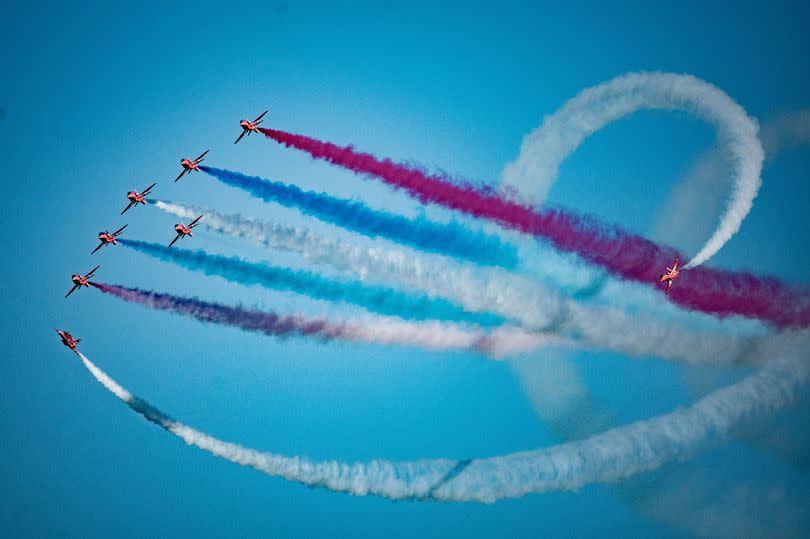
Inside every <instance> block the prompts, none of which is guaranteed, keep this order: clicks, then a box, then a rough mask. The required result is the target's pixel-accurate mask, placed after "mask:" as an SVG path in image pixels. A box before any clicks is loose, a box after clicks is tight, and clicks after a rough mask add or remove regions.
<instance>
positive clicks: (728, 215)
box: [503, 73, 765, 268]
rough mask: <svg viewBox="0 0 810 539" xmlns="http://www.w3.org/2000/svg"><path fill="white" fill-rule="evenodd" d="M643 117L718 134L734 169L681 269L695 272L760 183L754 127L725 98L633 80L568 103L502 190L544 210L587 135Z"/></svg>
mask: <svg viewBox="0 0 810 539" xmlns="http://www.w3.org/2000/svg"><path fill="white" fill-rule="evenodd" d="M640 109H665V110H673V109H675V110H683V111H686V112H689V113H692V114H695V115H697V116H699V117H700V118H703V119H705V120H707V121H708V122H710V123H711V124H713V125H714V126H715V127H716V128H717V133H718V140H719V142H720V145H721V146H722V147H723V148H724V150H725V152H724V153H727V154H728V155H729V156H730V158H731V160H732V161H733V163H734V167H733V169H732V177H733V183H734V189H733V191H732V194H731V198H730V199H729V203H728V206H727V208H726V211H725V213H724V215H723V216H722V218H721V220H720V223H719V225H718V227H717V228H716V229H715V231H714V233H713V234H712V236H711V237H710V238H709V240H708V241H707V242H706V244H705V245H704V246H703V247H702V248H701V249H700V251H698V253H697V254H696V255H695V257H694V258H693V259H692V260H691V261H690V262H689V263H688V264H687V265H686V267H687V268H690V267H695V266H698V265H700V264H702V263H703V262H705V261H706V260H708V259H709V258H711V257H712V255H714V254H715V253H716V252H717V251H719V250H720V248H721V247H722V246H723V245H724V244H725V243H726V242H727V241H728V240H729V239H730V238H731V237H732V236H733V235H734V234H735V233H736V232H737V231H738V230H739V229H740V225H741V224H742V221H743V219H745V216H746V215H748V212H749V211H751V207H752V206H753V202H754V198H756V196H757V192H758V191H759V187H760V185H761V184H762V180H761V179H760V177H759V175H760V172H761V170H762V162H763V160H764V155H765V154H764V151H763V149H762V144H761V143H760V141H759V138H758V137H757V124H756V122H755V121H754V120H753V119H751V118H750V117H749V116H748V115H747V114H746V112H745V110H744V109H743V108H742V107H741V106H740V105H738V104H737V103H736V102H735V101H734V100H733V99H731V98H730V97H729V96H728V95H727V94H725V93H724V92H723V91H722V90H720V89H719V88H717V87H716V86H713V85H711V84H709V83H707V82H705V81H703V80H700V79H698V78H696V77H693V76H691V75H677V74H674V73H630V74H627V75H622V76H620V77H617V78H615V79H613V80H611V81H608V82H605V83H603V84H600V85H598V86H594V87H593V88H588V89H587V90H584V91H582V92H580V94H579V95H578V96H576V97H574V98H573V99H571V100H570V101H568V102H567V103H566V104H565V105H564V106H563V107H562V108H561V109H560V110H558V111H557V112H555V113H554V114H552V115H551V116H548V117H546V118H545V119H544V120H543V124H542V125H541V126H540V127H538V128H537V129H535V130H534V131H532V132H531V133H529V134H528V135H527V136H526V137H525V138H524V140H523V144H522V146H521V149H520V155H519V156H518V158H517V159H516V160H515V161H514V162H513V163H511V164H510V165H508V166H507V167H506V169H504V173H503V180H504V182H505V183H506V184H508V185H510V186H514V187H517V188H519V189H520V190H521V191H522V192H524V193H525V192H528V193H531V195H532V197H531V198H532V201H533V202H535V203H538V202H542V201H543V200H544V199H545V197H546V194H547V192H548V188H549V187H550V186H551V182H553V181H554V178H555V177H556V176H557V171H558V169H559V166H560V164H561V163H562V162H563V161H564V160H565V158H566V157H568V156H569V155H570V154H571V153H572V152H573V151H574V150H576V148H577V147H578V146H579V145H580V144H581V143H582V141H583V140H584V139H585V138H586V137H587V136H588V135H590V134H592V133H594V132H596V131H598V130H600V129H601V128H603V127H604V126H605V125H607V124H609V123H611V122H613V121H615V120H618V119H620V118H623V117H625V116H628V115H630V114H632V113H634V112H636V111H637V110H640Z"/></svg>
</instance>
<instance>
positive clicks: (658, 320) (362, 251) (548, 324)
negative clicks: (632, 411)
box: [150, 200, 762, 363]
mask: <svg viewBox="0 0 810 539" xmlns="http://www.w3.org/2000/svg"><path fill="white" fill-rule="evenodd" d="M150 202H152V204H153V206H154V207H156V208H158V209H160V210H163V211H165V212H168V213H171V214H173V215H176V216H178V217H180V218H186V217H188V216H189V215H192V216H193V215H199V214H200V213H204V214H205V216H206V219H205V221H203V225H204V226H206V227H208V228H209V229H211V230H214V231H215V232H218V233H220V234H225V235H229V236H233V237H239V238H244V239H249V240H251V241H255V242H258V243H260V244H262V245H265V246H267V247H270V248H276V249H284V250H288V251H292V252H296V253H299V254H301V255H303V256H304V257H305V258H307V259H308V260H310V261H312V262H316V263H323V264H329V265H331V266H332V267H335V268H337V269H340V270H345V271H349V272H352V273H354V274H355V275H357V276H358V277H359V278H360V279H366V278H367V277H368V276H372V277H373V278H374V279H375V280H382V281H386V282H392V283H397V284H398V285H404V286H408V287H410V288H412V289H414V290H418V291H420V292H422V293H424V294H427V295H428V296H429V297H433V298H444V299H447V300H449V301H451V302H453V303H455V304H458V305H461V306H462V307H464V309H465V310H467V311H469V312H479V313H495V314H497V315H500V316H502V317H504V318H506V319H508V320H512V321H515V322H517V323H519V324H520V325H521V326H522V327H524V328H525V329H527V330H529V331H543V332H553V333H557V334H563V335H564V334H570V335H572V336H574V337H575V338H577V340H579V341H581V342H582V343H583V344H584V345H593V346H598V347H601V348H609V349H611V350H614V351H618V352H623V353H626V354H630V355H632V356H656V357H665V358H670V359H680V360H683V361H690V362H711V363H717V362H732V363H733V362H737V361H740V360H741V358H743V357H744V356H745V352H746V351H747V350H748V349H749V348H750V347H751V345H752V343H753V342H754V341H755V340H756V338H757V337H756V335H757V334H758V333H762V332H761V331H756V330H755V331H753V333H752V332H751V331H750V330H749V331H743V332H742V333H746V335H740V336H737V335H729V334H728V333H729V332H728V330H729V329H730V328H729V324H720V323H718V322H717V321H716V320H715V319H713V318H710V317H703V319H700V318H699V317H695V316H694V315H690V316H689V317H684V316H681V313H679V312H677V311H676V312H667V311H668V310H667V309H666V308H663V309H662V308H659V309H657V310H656V311H655V314H654V316H643V315H640V314H635V315H628V314H627V313H625V312H622V310H620V309H617V308H613V307H612V308H600V307H595V306H586V305H581V304H578V303H577V302H574V301H571V300H568V299H565V298H562V297H560V296H559V295H558V294H556V293H555V292H554V291H553V290H551V289H549V288H547V287H544V286H543V285H542V284H540V283H538V282H536V281H534V280H532V279H529V278H527V277H524V276H521V275H516V274H513V273H510V272H506V271H503V270H498V269H494V268H493V269H481V268H475V267H469V266H461V265H459V264H454V263H451V262H450V261H448V260H447V259H445V258H443V257H435V256H434V257H431V256H429V255H427V256H426V255H423V254H420V253H406V252H402V251H396V250H392V249H383V248H376V247H373V248H362V247H358V246H356V245H353V244H349V243H344V242H341V241H337V240H330V239H327V238H324V237H322V236H320V235H318V234H316V233H314V232H311V231H309V230H307V229H300V228H296V227H292V226H289V225H278V224H273V223H268V222H265V221H260V220H257V219H250V218H245V217H242V216H240V215H232V214H229V215H225V214H221V213H218V212H216V211H214V210H211V209H209V208H199V207H193V206H191V207H189V206H183V205H180V204H176V203H171V202H165V201H161V200H154V201H150ZM625 295H626V294H625ZM630 301H632V299H631V300H630ZM613 303H617V302H616V301H614V302H613ZM637 307H638V305H634V306H633V308H634V309H635V310H636V311H637V310H638V309H637ZM685 324H691V325H692V326H694V325H696V324H697V325H698V326H699V328H698V329H690V328H689V327H688V326H687V325H685Z"/></svg>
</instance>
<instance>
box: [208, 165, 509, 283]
mask: <svg viewBox="0 0 810 539" xmlns="http://www.w3.org/2000/svg"><path fill="white" fill-rule="evenodd" d="M200 170H202V171H203V172H206V173H208V174H210V175H211V176H213V177H214V178H216V179H218V180H219V181H221V182H222V183H224V184H226V185H230V186H231V187H238V188H240V189H244V190H245V191H247V192H248V193H250V194H251V195H253V196H254V197H256V198H260V199H261V200H264V201H265V202H275V203H277V204H281V205H282V206H286V207H291V208H297V209H298V210H300V211H301V212H303V213H305V214H307V215H310V216H313V217H316V218H317V219H320V220H321V221H325V222H327V223H332V224H335V225H338V226H341V227H343V228H347V229H349V230H352V231H353V232H357V233H359V234H363V235H364V236H368V237H371V238H378V237H382V238H387V239H389V240H391V241H394V242H397V243H401V244H404V245H409V246H411V247H415V248H417V249H422V250H424V251H428V252H432V253H441V254H445V255H448V256H455V257H458V258H463V259H466V260H470V261H472V262H475V263H477V264H482V265H486V266H501V267H505V268H514V267H515V266H516V265H517V249H516V248H515V247H514V246H512V245H509V244H507V243H504V242H502V241H501V239H500V238H498V237H497V236H491V235H488V234H485V233H483V232H473V231H470V230H468V229H466V228H465V227H463V226H462V225H460V224H458V223H455V222H451V223H447V224H441V223H436V222H433V221H429V220H428V219H425V218H422V217H418V218H416V219H409V218H407V217H403V216H401V215H396V214H393V213H388V212H385V211H381V210H374V209H372V208H369V207H368V206H366V205H365V204H362V203H360V202H356V201H353V200H345V199H341V198H335V197H333V196H330V195H328V194H326V193H316V192H315V191H304V190H302V189H301V188H300V187H297V186H295V185H287V184H284V183H281V182H277V181H272V180H268V179H265V178H260V177H258V176H247V175H245V174H241V173H239V172H234V171H231V170H223V169H219V168H214V167H207V166H200Z"/></svg>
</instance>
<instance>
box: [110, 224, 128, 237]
mask: <svg viewBox="0 0 810 539" xmlns="http://www.w3.org/2000/svg"><path fill="white" fill-rule="evenodd" d="M128 226H129V225H128V224H127V225H124V226H122V227H121V228H119V229H118V230H116V231H115V232H113V233H112V235H113V236H117V235H118V234H120V233H121V231H122V230H124V229H125V228H126V227H128Z"/></svg>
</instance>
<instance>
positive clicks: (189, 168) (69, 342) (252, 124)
mask: <svg viewBox="0 0 810 539" xmlns="http://www.w3.org/2000/svg"><path fill="white" fill-rule="evenodd" d="M267 112H268V111H264V112H262V113H261V114H260V115H259V116H257V117H256V119H254V120H253V121H250V120H247V119H244V120H240V122H239V127H240V128H242V132H241V133H240V134H239V136H238V137H237V139H236V140H235V141H234V144H237V143H238V142H239V141H240V140H242V138H243V137H244V136H245V135H248V136H249V135H250V134H251V133H258V132H259V127H258V126H259V124H261V123H262V122H263V121H264V116H265V115H266V114H267ZM208 152H209V150H205V151H204V152H203V153H201V154H200V155H199V156H197V157H196V158H195V159H189V158H188V157H184V158H182V159H181V160H180V166H181V167H182V171H181V172H180V174H179V175H178V176H177V178H175V180H174V181H175V182H177V181H179V180H180V179H181V178H182V177H183V176H184V175H185V174H187V173H188V174H191V173H192V172H194V171H197V172H199V171H200V168H199V166H200V163H202V162H203V161H204V159H205V156H206V154H208ZM155 185H157V182H153V183H152V184H151V185H149V186H148V187H146V188H145V189H144V190H143V191H141V192H138V191H135V190H133V191H129V192H128V193H127V195H126V198H127V202H128V204H127V206H126V207H125V208H124V209H123V211H121V215H123V214H124V213H126V212H127V210H129V209H130V208H132V207H134V206H138V205H139V204H140V205H144V206H145V205H146V197H147V195H149V194H150V193H151V191H152V189H154V187H155ZM203 217H204V216H203V215H200V216H198V217H197V218H195V219H194V220H193V221H191V222H190V223H189V224H188V225H186V224H183V223H177V224H175V225H174V232H175V234H176V235H175V237H174V239H173V240H172V241H171V242H170V243H169V247H171V246H172V245H174V244H175V242H177V240H179V239H181V238H184V237H186V236H189V237H191V236H193V234H192V229H193V228H194V227H196V226H197V225H198V224H199V223H200V221H201V220H202V218H203ZM127 226H128V225H126V224H125V225H124V226H122V227H121V228H119V229H118V230H116V231H115V232H113V233H110V232H108V231H106V230H105V231H103V232H99V233H98V239H99V241H100V243H99V245H98V246H97V247H96V248H95V249H93V251H92V252H91V254H95V253H96V252H97V251H98V250H99V249H101V248H102V247H104V246H106V245H110V244H112V245H117V243H116V239H117V237H118V236H120V235H121V233H122V232H123V231H124V229H125V228H126V227H127ZM100 267H101V266H100V265H99V266H96V267H95V268H93V269H92V270H90V272H88V273H87V274H85V275H81V274H79V273H74V274H73V275H71V277H70V279H71V281H72V283H73V287H72V288H71V289H70V290H69V291H68V293H67V294H65V298H66V299H67V297H68V296H70V295H71V294H72V293H73V292H75V291H76V290H78V289H79V288H82V287H89V286H90V285H91V284H92V282H91V281H90V278H91V277H92V276H93V275H94V274H95V272H96V270H98V269H99V268H100ZM678 274H679V270H678V257H677V256H676V257H675V261H674V262H673V264H672V267H671V268H666V271H665V272H664V273H662V274H661V276H660V279H659V282H661V283H666V288H665V289H664V293H665V294H666V295H669V292H670V289H671V288H672V284H673V283H674V281H675V279H677V278H678ZM56 332H57V333H58V334H59V336H60V338H61V339H62V344H64V345H65V346H67V347H68V348H70V349H71V350H73V351H74V352H75V351H76V344H77V343H78V342H79V341H80V340H81V339H74V338H73V337H72V336H71V334H70V333H68V332H67V331H64V330H59V329H57V330H56Z"/></svg>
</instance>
